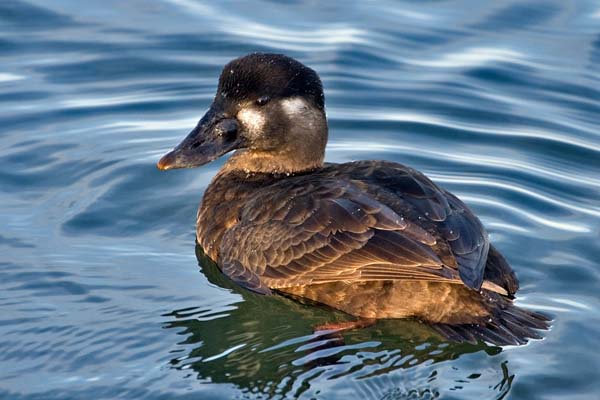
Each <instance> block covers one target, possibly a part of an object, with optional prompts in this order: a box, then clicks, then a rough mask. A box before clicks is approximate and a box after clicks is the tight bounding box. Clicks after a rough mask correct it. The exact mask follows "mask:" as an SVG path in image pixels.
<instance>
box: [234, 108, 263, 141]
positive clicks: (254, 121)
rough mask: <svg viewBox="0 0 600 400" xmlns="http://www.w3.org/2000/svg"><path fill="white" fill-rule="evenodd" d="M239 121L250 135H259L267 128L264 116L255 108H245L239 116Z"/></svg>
mask: <svg viewBox="0 0 600 400" xmlns="http://www.w3.org/2000/svg"><path fill="white" fill-rule="evenodd" d="M237 119H238V121H240V122H241V123H242V125H243V126H244V127H245V128H246V131H248V132H249V133H250V134H253V135H259V134H260V132H262V130H263V128H264V126H265V122H266V119H265V116H264V114H263V113H262V112H261V111H259V110H257V109H255V108H244V109H242V110H240V112H238V114H237Z"/></svg>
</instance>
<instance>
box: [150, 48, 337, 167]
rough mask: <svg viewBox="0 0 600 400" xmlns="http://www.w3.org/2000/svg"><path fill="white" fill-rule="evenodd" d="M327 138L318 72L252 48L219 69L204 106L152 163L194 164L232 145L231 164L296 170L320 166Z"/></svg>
mask: <svg viewBox="0 0 600 400" xmlns="http://www.w3.org/2000/svg"><path fill="white" fill-rule="evenodd" d="M326 143H327V120H326V118H325V105H324V96H323V88H322V86H321V80H320V79H319V76H318V75H317V73H316V72H315V71H313V70H312V69H310V68H308V67H306V66H305V65H303V64H301V63H300V62H298V61H296V60H294V59H292V58H290V57H287V56H284V55H280V54H262V53H253V54H249V55H247V56H244V57H241V58H238V59H235V60H233V61H231V62H230V63H228V64H227V65H226V66H225V67H224V68H223V72H221V77H220V78H219V87H218V89H217V94H216V96H215V99H214V101H213V103H212V104H211V106H210V108H209V110H208V111H207V112H206V114H205V115H204V116H203V117H202V119H201V120H200V122H198V125H197V126H196V127H195V128H194V129H193V130H192V132H190V134H189V135H188V136H187V137H186V138H185V139H184V140H183V141H182V142H181V143H180V144H179V145H178V146H177V147H175V148H174V149H173V150H172V151H171V152H169V153H168V154H166V155H165V156H164V157H162V158H161V159H160V161H159V162H158V164H157V166H158V168H159V169H172V168H192V167H198V166H201V165H204V164H206V163H208V162H210V161H213V160H215V159H216V158H218V157H220V156H222V155H223V154H225V153H228V152H230V151H232V150H236V149H237V150H238V151H237V152H236V154H235V155H234V156H233V157H232V158H231V160H230V162H229V164H228V165H229V167H230V168H237V169H244V170H246V171H248V172H267V173H282V172H297V171H302V170H307V169H312V168H318V167H320V166H321V165H322V164H323V157H324V154H325V145H326Z"/></svg>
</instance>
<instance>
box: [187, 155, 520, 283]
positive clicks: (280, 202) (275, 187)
mask: <svg viewBox="0 0 600 400" xmlns="http://www.w3.org/2000/svg"><path fill="white" fill-rule="evenodd" d="M198 241H199V243H200V244H201V245H202V246H203V247H204V248H205V249H206V251H207V254H209V256H211V257H212V258H214V259H216V260H217V261H218V262H219V264H220V265H221V267H222V268H223V271H224V272H225V273H226V274H228V275H229V276H230V277H231V278H232V279H234V280H236V281H237V282H238V283H239V284H241V285H243V286H245V287H247V288H249V289H252V290H255V291H261V292H267V291H268V290H269V288H276V289H279V288H284V287H291V286H298V285H310V284H316V283H325V282H330V281H335V280H337V281H339V280H345V281H380V280H403V279H404V280H424V281H444V282H445V281H449V282H454V283H462V284H464V285H466V286H467V287H469V288H472V289H475V290H479V289H480V288H481V286H482V284H483V286H484V288H486V287H487V288H495V289H497V290H496V291H501V292H504V293H505V294H508V295H512V293H514V291H515V290H516V288H517V283H516V279H515V277H514V275H513V274H512V272H511V271H510V268H509V267H508V266H507V265H506V263H505V262H504V261H503V260H502V259H501V257H499V255H497V253H496V252H495V251H493V252H492V255H493V257H492V258H494V261H495V263H494V266H495V267H496V268H491V269H493V271H489V273H487V274H486V269H487V268H486V264H488V253H489V249H490V245H489V241H488V237H487V233H486V232H485V229H484V228H483V226H482V225H481V223H480V222H479V220H478V219H477V218H476V217H475V216H474V215H473V214H472V213H471V211H470V210H469V209H468V208H467V207H466V206H465V205H464V204H463V203H462V202H461V201H460V200H458V199H457V198H456V197H454V196H453V195H451V194H450V193H448V192H446V191H444V190H442V189H440V188H439V187H437V186H436V185H435V184H434V183H432V182H431V181H430V180H429V179H427V178H426V177H425V176H424V175H422V174H421V173H419V172H417V171H415V170H413V169H411V168H408V167H405V166H403V165H400V164H397V163H391V162H381V161H362V162H354V163H346V164H329V165H326V166H325V167H324V168H322V169H320V170H317V171H312V172H309V173H305V174H299V175H294V176H279V177H278V176H272V175H267V174H254V175H246V174H244V173H243V172H239V171H233V172H230V173H225V174H220V175H218V176H217V177H216V178H215V180H214V181H213V183H212V184H211V185H210V187H209V188H208V189H207V191H206V194H205V197H204V201H203V204H202V207H201V209H200V212H199V216H198ZM486 278H487V281H486V282H484V280H486Z"/></svg>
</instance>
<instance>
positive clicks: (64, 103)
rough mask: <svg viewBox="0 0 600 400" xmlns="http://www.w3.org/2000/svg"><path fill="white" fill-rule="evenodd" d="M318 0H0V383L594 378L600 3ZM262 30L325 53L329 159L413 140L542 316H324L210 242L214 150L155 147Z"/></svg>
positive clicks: (415, 155)
mask: <svg viewBox="0 0 600 400" xmlns="http://www.w3.org/2000/svg"><path fill="white" fill-rule="evenodd" d="M213 3H214V4H213ZM327 4H328V5H327V6H322V7H321V8H317V5H318V2H310V1H307V2H302V1H285V2H270V1H264V2H254V3H230V2H227V3H225V2H220V3H218V5H217V3H216V2H206V3H201V2H196V1H192V0H162V1H154V2H148V1H143V0H138V1H127V2H125V1H121V0H102V1H86V2H82V1H80V0H60V1H52V0H47V1H20V0H3V1H1V2H0V127H1V130H0V138H1V139H0V165H1V168H0V204H1V206H0V221H1V226H2V230H1V231H0V398H2V399H40V400H52V399H90V398H94V399H117V398H123V399H140V398H147V399H192V398H193V399H213V398H214V399H231V398H250V399H251V398H296V397H300V398H303V399H310V398H318V399H321V398H323V399H350V398H357V397H360V398H364V399H370V398H385V399H405V398H408V399H416V398H423V399H429V398H444V399H460V398H473V399H474V398H477V399H494V398H510V399H528V400H529V399H557V398H566V399H591V398H598V396H599V395H600V394H599V393H600V372H599V371H600V361H599V360H600V359H599V357H598V345H599V344H600V341H599V338H600V314H599V311H598V310H600V300H599V296H598V288H599V287H600V286H599V284H600V265H599V262H598V259H599V256H600V134H599V132H600V131H599V125H600V124H599V123H600V68H599V64H600V4H599V3H598V2H597V1H563V0H555V1H532V2H525V1H503V2H491V1H489V2H488V1H485V2H484V1H431V2H417V1H412V2H406V3H397V2H378V3H377V4H374V3H372V4H369V5H367V4H365V5H362V2H358V3H357V4H355V5H350V4H349V2H340V3H339V4H333V3H327ZM257 50H260V51H273V52H283V53H286V54H288V55H290V56H293V57H296V58H298V59H300V60H301V61H303V62H305V63H307V64H308V65H310V66H311V67H312V68H314V69H315V70H317V71H318V72H319V73H320V74H321V77H322V79H323V82H324V86H325V93H326V99H327V113H328V116H329V121H330V126H331V130H330V144H329V147H328V152H327V160H328V161H331V162H344V161H349V160H357V159H367V158H369V159H388V160H394V161H399V162H402V163H405V164H408V165H411V166H413V167H415V168H417V169H419V170H421V171H424V172H425V173H427V174H428V175H429V176H430V177H431V178H432V179H434V180H435V181H436V182H438V183H439V184H440V185H442V186H444V187H446V188H448V189H449V190H451V191H452V192H454V193H455V194H457V195H458V196H459V197H461V198H462V199H463V200H464V201H465V202H466V203H467V204H468V205H469V206H471V207H472V209H473V210H474V211H475V212H476V213H477V214H478V215H479V216H480V218H481V220H482V221H483V223H484V224H485V225H486V227H487V228H488V230H489V232H490V236H491V239H492V241H493V242H494V243H495V245H496V247H498V248H499V249H500V250H501V251H502V252H503V253H504V255H505V256H506V258H507V259H508V260H509V261H510V263H511V264H512V266H513V267H514V269H515V270H516V272H517V274H518V276H519V278H520V281H521V286H522V289H521V291H520V292H519V294H518V298H517V303H518V304H519V305H521V306H524V307H529V308H533V309H536V310H541V311H544V312H546V313H548V314H550V315H551V316H552V317H553V318H554V319H555V322H554V323H553V328H552V330H551V331H549V332H547V333H546V335H545V336H546V337H545V339H543V340H541V341H533V342H531V343H529V344H528V345H526V346H522V347H507V348H503V349H498V348H494V347H488V346H486V345H484V344H481V345H477V346H475V345H459V344H453V343H444V342H443V341H440V340H439V339H435V338H432V337H431V335H430V334H429V333H430V332H429V331H428V329H427V328H426V327H425V326H423V325H422V324H419V323H416V322H410V321H387V322H381V323H379V324H377V325H375V326H372V327H369V328H366V329H364V330H359V331H353V332H349V333H345V334H344V335H343V338H339V337H316V336H315V335H313V334H312V327H313V326H314V325H316V324H319V323H326V322H328V321H331V320H332V319H334V318H336V319H343V318H345V317H344V316H343V315H340V314H339V313H334V314H332V313H331V312H329V311H327V310H324V309H321V308H315V307H308V306H304V305H301V304H298V303H294V302H292V301H290V300H287V299H281V298H276V297H275V298H273V297H272V298H266V297H261V296H257V295H254V294H250V293H248V292H244V291H241V290H239V289H237V288H235V287H233V286H231V285H230V284H229V283H228V282H227V280H225V279H223V278H222V277H221V276H220V275H219V273H218V271H216V270H215V267H214V265H212V264H211V263H210V262H209V261H207V260H204V259H202V258H201V257H200V264H201V265H200V266H199V263H198V260H197V257H196V254H195V248H194V223H195V212H196V209H197V206H198V203H199V201H200V198H201V196H202V193H203V190H204V189H205V187H206V185H207V184H208V182H209V181H210V179H211V177H212V176H213V175H214V174H215V171H217V169H218V168H219V166H220V165H222V162H223V161H222V160H220V161H217V162H215V163H213V164H210V165H208V166H205V167H202V168H200V169H196V170H181V171H169V172H160V171H158V170H156V168H155V162H156V161H157V159H158V158H159V156H160V155H162V154H163V153H164V152H165V151H167V150H168V149H169V148H170V147H172V146H174V145H175V144H176V143H177V142H178V141H179V140H180V139H181V138H182V137H183V136H184V135H185V134H186V133H187V132H188V131H189V129H191V128H192V127H193V126H194V124H195V123H196V121H197V119H198V118H199V117H200V116H201V115H202V113H203V112H204V110H205V109H206V107H207V105H208V104H209V102H210V100H211V98H212V96H213V94H214V91H215V87H216V80H217V77H218V74H219V72H220V68H221V67H222V65H223V64H224V63H226V62H227V61H228V60H230V59H232V58H234V57H237V56H240V55H243V54H245V53H247V52H250V51H257Z"/></svg>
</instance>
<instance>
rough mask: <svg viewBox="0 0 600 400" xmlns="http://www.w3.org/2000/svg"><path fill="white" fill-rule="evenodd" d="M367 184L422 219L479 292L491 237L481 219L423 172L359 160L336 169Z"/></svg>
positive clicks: (396, 207)
mask: <svg viewBox="0 0 600 400" xmlns="http://www.w3.org/2000/svg"><path fill="white" fill-rule="evenodd" d="M335 170H336V171H341V173H342V174H345V175H348V176H350V177H352V178H355V179H359V180H362V181H364V182H366V183H368V185H367V187H366V189H367V190H369V191H371V192H372V193H373V195H374V196H375V197H376V198H380V199H382V200H383V202H384V203H386V204H387V205H389V206H390V207H391V208H393V209H394V210H395V211H396V212H398V213H399V214H401V215H407V216H408V217H409V218H411V219H413V220H417V219H418V220H419V221H420V225H421V226H427V227H429V228H430V229H431V230H433V231H435V232H436V235H437V237H438V239H439V240H441V241H444V242H446V243H447V246H448V248H449V250H450V252H451V256H452V258H453V259H454V260H453V261H455V262H456V264H457V267H458V271H459V274H460V278H461V280H462V281H463V282H464V283H465V284H466V285H467V286H468V287H470V288H472V289H476V290H479V289H480V288H481V285H482V283H483V279H484V269H485V266H486V260H487V258H488V251H489V246H490V244H489V240H488V235H487V232H486V230H485V228H484V227H483V225H482V224H481V222H480V221H479V219H478V218H477V217H476V216H475V215H474V214H473V213H472V212H471V210H469V208H468V207H467V206H466V205H465V204H464V203H463V202H462V201H461V200H459V199H458V198H457V197H455V196H454V195H452V194H451V193H449V192H447V191H445V190H443V189H441V188H439V187H438V186H437V185H436V184H435V183H433V182H432V181H431V180H429V179H428V178H427V177H426V176H425V175H423V174H422V173H420V172H418V171H416V170H414V169H412V168H409V167H406V166H404V165H401V164H398V163H393V162H387V161H360V162H355V163H348V164H342V165H341V168H339V167H338V168H335Z"/></svg>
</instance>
